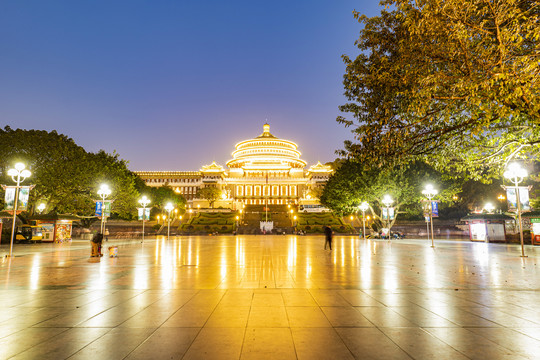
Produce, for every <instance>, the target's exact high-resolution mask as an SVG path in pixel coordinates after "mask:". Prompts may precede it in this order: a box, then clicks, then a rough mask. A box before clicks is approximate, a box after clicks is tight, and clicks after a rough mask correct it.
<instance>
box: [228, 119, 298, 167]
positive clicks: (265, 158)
mask: <svg viewBox="0 0 540 360" xmlns="http://www.w3.org/2000/svg"><path fill="white" fill-rule="evenodd" d="M235 148H236V149H235V150H234V151H233V153H232V156H233V159H232V160H229V161H228V162H227V166H228V167H230V168H238V167H243V168H253V169H284V168H304V167H305V166H306V162H305V161H304V160H302V159H300V155H301V153H300V151H298V145H296V144H295V143H294V142H292V141H289V140H283V139H279V138H277V137H275V136H274V135H272V134H271V133H270V125H268V124H264V126H263V133H262V134H261V135H259V136H257V137H256V138H254V139H251V140H244V141H241V142H239V143H238V144H236V146H235Z"/></svg>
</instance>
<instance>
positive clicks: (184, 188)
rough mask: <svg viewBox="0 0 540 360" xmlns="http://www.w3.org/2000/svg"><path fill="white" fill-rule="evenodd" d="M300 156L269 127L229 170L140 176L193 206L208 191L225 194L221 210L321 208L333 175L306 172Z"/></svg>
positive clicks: (242, 148) (324, 169) (321, 168)
mask: <svg viewBox="0 0 540 360" xmlns="http://www.w3.org/2000/svg"><path fill="white" fill-rule="evenodd" d="M300 155H301V153H300V151H298V145H296V144H295V143H294V142H292V141H289V140H283V139H279V138H277V137H275V136H274V135H272V134H271V133H270V125H268V124H265V125H264V126H263V133H262V134H261V135H259V136H257V137H256V138H254V139H250V140H245V141H241V142H239V143H238V144H236V146H235V150H234V151H233V153H232V157H233V158H232V159H231V160H229V161H228V162H227V164H226V166H227V169H225V168H224V167H223V166H221V165H218V164H216V163H215V162H213V163H212V164H210V165H205V166H203V167H202V168H201V169H200V170H199V171H138V172H136V173H137V175H139V176H140V177H141V178H142V179H143V180H144V181H145V182H146V184H147V185H149V186H163V185H168V186H171V187H172V188H173V189H174V190H175V191H177V192H178V193H181V194H183V195H184V197H185V198H186V199H187V200H188V202H190V203H191V205H193V204H194V203H197V202H201V200H200V199H197V198H196V193H197V190H198V189H199V188H201V187H205V186H216V187H218V188H219V189H221V191H222V194H223V200H222V201H221V204H216V205H217V206H224V207H236V206H238V204H240V203H241V204H265V203H268V204H275V205H281V204H300V203H317V194H318V193H319V191H320V190H319V189H320V187H321V186H323V185H324V184H325V183H326V181H327V180H328V177H329V175H330V173H331V172H332V169H331V168H330V167H329V166H326V165H323V164H321V163H320V162H319V163H317V164H316V165H313V166H311V167H309V169H307V170H306V169H305V167H306V165H307V164H306V162H305V161H304V160H302V159H301V158H300ZM203 206H204V205H203Z"/></svg>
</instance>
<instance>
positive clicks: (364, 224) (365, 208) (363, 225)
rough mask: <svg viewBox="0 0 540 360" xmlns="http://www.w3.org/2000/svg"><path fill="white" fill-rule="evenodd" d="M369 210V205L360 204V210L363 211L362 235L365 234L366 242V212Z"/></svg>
mask: <svg viewBox="0 0 540 360" xmlns="http://www.w3.org/2000/svg"><path fill="white" fill-rule="evenodd" d="M367 209H369V204H368V203H367V202H365V201H364V202H363V203H361V204H360V210H362V234H364V240H366V210H367Z"/></svg>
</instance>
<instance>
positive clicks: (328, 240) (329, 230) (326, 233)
mask: <svg viewBox="0 0 540 360" xmlns="http://www.w3.org/2000/svg"><path fill="white" fill-rule="evenodd" d="M333 234H334V232H333V231H332V228H331V227H330V226H325V227H324V236H325V238H326V241H325V242H324V250H326V245H328V246H329V247H330V250H332V236H333Z"/></svg>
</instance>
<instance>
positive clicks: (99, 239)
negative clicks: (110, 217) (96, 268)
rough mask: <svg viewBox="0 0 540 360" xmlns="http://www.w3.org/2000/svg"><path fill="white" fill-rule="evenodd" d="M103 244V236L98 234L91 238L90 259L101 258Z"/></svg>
mask: <svg viewBox="0 0 540 360" xmlns="http://www.w3.org/2000/svg"><path fill="white" fill-rule="evenodd" d="M102 243H103V234H102V233H100V232H98V233H96V234H95V235H94V237H93V238H92V255H91V256H92V257H101V256H103V254H102V253H101V245H102Z"/></svg>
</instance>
